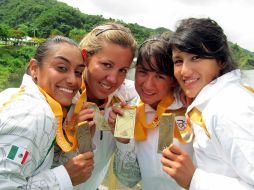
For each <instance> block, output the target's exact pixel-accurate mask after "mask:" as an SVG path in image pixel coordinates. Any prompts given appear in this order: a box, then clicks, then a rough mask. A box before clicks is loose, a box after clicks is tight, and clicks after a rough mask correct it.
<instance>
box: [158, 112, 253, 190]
mask: <svg viewBox="0 0 254 190" xmlns="http://www.w3.org/2000/svg"><path fill="white" fill-rule="evenodd" d="M250 115H252V114H251V113H249V114H240V115H239V114H238V115H234V116H232V112H231V116H230V118H231V119H229V118H228V117H226V116H223V118H220V119H219V121H220V122H218V123H216V125H214V126H215V127H214V128H213V134H214V136H213V137H212V138H213V140H214V139H216V141H217V142H218V144H217V145H219V146H220V147H219V148H220V149H221V152H222V154H224V155H225V157H224V158H223V160H221V161H222V162H225V160H224V159H225V158H226V159H227V161H226V162H227V164H229V163H230V164H229V167H231V168H229V171H230V170H231V171H234V172H231V173H229V174H228V175H227V176H226V175H223V174H222V173H221V172H222V171H219V172H207V171H205V170H202V169H200V168H197V169H195V170H194V172H193V169H191V168H190V167H194V166H193V164H192V162H190V160H189V159H188V158H187V157H186V155H185V153H183V152H182V151H175V150H174V147H172V146H171V147H170V148H169V149H165V150H164V151H163V158H162V164H163V169H164V171H165V172H166V173H168V174H169V175H170V176H171V177H173V178H174V179H175V180H176V181H177V182H178V184H180V185H181V186H183V187H186V188H189V189H191V190H213V189H218V190H222V189H225V188H227V189H239V190H240V189H241V190H246V189H253V188H254V185H253V184H254V173H253V171H254V163H253V157H254V155H253V149H254V143H253V139H254V135H253V130H251V125H252V123H253V122H254V116H253V115H252V116H251V117H250ZM232 118H234V119H233V121H232ZM214 121H218V119H214ZM228 126H230V127H228ZM172 148H173V150H172ZM207 151H209V150H207ZM180 155H183V156H180ZM184 155H185V156H184ZM179 157H182V158H181V159H179ZM177 158H178V159H177ZM221 159H222V158H221ZM207 164H209V163H207ZM224 164H225V163H224ZM185 165H186V166H185ZM214 167H216V166H214ZM225 171H226V170H225ZM225 171H224V172H225Z"/></svg>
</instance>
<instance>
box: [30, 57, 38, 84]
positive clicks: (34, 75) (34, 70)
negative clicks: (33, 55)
mask: <svg viewBox="0 0 254 190" xmlns="http://www.w3.org/2000/svg"><path fill="white" fill-rule="evenodd" d="M38 68H39V66H38V63H37V61H36V59H30V61H29V72H30V75H31V77H32V78H33V80H34V81H36V80H37V75H38Z"/></svg>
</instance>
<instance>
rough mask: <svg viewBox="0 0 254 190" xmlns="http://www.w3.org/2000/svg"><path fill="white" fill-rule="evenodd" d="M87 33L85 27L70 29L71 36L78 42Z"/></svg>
mask: <svg viewBox="0 0 254 190" xmlns="http://www.w3.org/2000/svg"><path fill="white" fill-rule="evenodd" d="M86 33H87V31H85V30H83V29H78V28H74V29H72V30H71V31H70V33H69V37H70V38H71V39H73V40H75V41H76V42H80V41H81V39H82V38H83V37H84V35H85V34H86Z"/></svg>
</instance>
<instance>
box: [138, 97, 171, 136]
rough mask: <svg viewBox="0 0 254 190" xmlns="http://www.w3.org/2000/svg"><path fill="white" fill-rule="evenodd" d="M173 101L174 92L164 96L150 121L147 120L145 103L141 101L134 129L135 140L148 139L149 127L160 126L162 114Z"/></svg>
mask: <svg viewBox="0 0 254 190" xmlns="http://www.w3.org/2000/svg"><path fill="white" fill-rule="evenodd" d="M173 101H174V96H173V94H169V95H167V96H166V97H165V98H163V99H162V100H161V101H160V103H159V104H158V106H157V110H156V113H155V116H154V118H153V119H152V121H151V122H150V123H147V122H146V116H145V104H144V103H143V102H142V101H140V103H139V105H138V106H137V121H136V125H135V131H134V137H135V140H137V141H143V140H146V139H147V129H151V128H155V127H157V126H158V124H159V121H160V116H161V115H162V114H163V113H165V111H166V110H167V108H168V106H169V105H171V104H172V103H173Z"/></svg>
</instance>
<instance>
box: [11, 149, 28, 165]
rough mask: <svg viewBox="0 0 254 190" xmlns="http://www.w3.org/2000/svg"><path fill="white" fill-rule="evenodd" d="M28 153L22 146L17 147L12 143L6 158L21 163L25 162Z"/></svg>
mask: <svg viewBox="0 0 254 190" xmlns="http://www.w3.org/2000/svg"><path fill="white" fill-rule="evenodd" d="M28 155H29V152H28V151H27V150H26V149H24V148H22V147H18V146H16V145H12V146H11V148H10V150H9V152H8V154H7V159H9V160H12V161H13V162H15V163H18V164H21V165H23V164H25V162H26V159H27V157H28Z"/></svg>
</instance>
